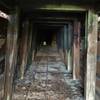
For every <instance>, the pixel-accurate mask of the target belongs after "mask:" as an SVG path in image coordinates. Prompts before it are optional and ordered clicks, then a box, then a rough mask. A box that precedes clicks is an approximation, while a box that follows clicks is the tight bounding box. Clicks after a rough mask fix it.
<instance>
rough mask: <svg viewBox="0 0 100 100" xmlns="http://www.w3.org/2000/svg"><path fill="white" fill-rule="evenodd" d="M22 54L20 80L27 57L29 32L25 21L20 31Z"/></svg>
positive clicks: (27, 23)
mask: <svg viewBox="0 0 100 100" xmlns="http://www.w3.org/2000/svg"><path fill="white" fill-rule="evenodd" d="M22 30H23V31H22V41H21V42H22V43H21V47H22V53H21V58H22V59H21V65H20V78H21V79H23V78H24V72H25V68H26V65H27V57H28V32H29V22H28V21H26V22H24V24H23V29H22Z"/></svg>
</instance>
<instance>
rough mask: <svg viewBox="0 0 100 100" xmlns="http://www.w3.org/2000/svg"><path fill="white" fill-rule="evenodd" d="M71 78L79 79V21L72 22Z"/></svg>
mask: <svg viewBox="0 0 100 100" xmlns="http://www.w3.org/2000/svg"><path fill="white" fill-rule="evenodd" d="M73 42H74V43H73V79H74V80H75V79H80V22H78V21H75V22H74V41H73Z"/></svg>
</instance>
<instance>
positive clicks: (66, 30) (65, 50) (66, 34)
mask: <svg viewBox="0 0 100 100" xmlns="http://www.w3.org/2000/svg"><path fill="white" fill-rule="evenodd" d="M67 48H68V25H65V26H64V62H65V64H66V66H67V67H68V57H67V54H68V49H67Z"/></svg>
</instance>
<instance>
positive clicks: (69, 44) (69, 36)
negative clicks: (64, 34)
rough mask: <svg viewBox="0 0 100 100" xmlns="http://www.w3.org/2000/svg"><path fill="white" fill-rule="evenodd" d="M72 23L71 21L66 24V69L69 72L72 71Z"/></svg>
mask: <svg viewBox="0 0 100 100" xmlns="http://www.w3.org/2000/svg"><path fill="white" fill-rule="evenodd" d="M72 30H73V29H72V25H71V23H70V24H68V49H67V51H68V58H67V59H68V61H67V62H68V71H69V72H72V65H73V62H72Z"/></svg>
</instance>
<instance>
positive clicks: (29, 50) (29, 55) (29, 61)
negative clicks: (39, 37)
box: [28, 22, 33, 65]
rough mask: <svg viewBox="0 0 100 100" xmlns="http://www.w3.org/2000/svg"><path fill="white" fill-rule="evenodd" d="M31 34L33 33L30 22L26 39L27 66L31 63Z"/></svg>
mask: <svg viewBox="0 0 100 100" xmlns="http://www.w3.org/2000/svg"><path fill="white" fill-rule="evenodd" d="M32 33H33V24H32V23H31V22H30V25H29V39H28V65H30V64H31V63H32V59H31V57H32Z"/></svg>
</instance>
